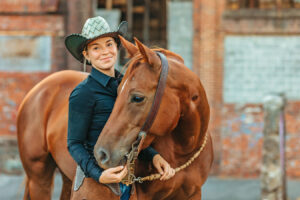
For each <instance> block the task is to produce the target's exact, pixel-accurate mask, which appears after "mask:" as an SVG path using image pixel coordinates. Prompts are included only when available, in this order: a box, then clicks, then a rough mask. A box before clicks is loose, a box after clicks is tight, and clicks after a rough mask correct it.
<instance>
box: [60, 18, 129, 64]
mask: <svg viewBox="0 0 300 200" xmlns="http://www.w3.org/2000/svg"><path fill="white" fill-rule="evenodd" d="M127 29H128V23H127V22H126V21H123V22H121V23H120V25H119V27H118V29H117V30H116V31H111V30H110V27H109V25H108V23H107V22H106V20H105V19H104V18H103V17H100V16H97V17H93V18H89V19H87V20H86V22H85V24H84V26H83V28H82V31H81V34H78V33H74V34H71V35H69V36H67V37H66V39H65V45H66V48H67V49H68V51H69V52H70V53H71V54H72V55H73V56H74V57H75V58H76V59H77V60H79V61H80V62H81V63H83V62H84V56H83V55H82V51H83V50H84V48H85V47H86V45H87V44H88V43H90V42H92V41H93V40H96V39H98V38H100V37H113V38H114V39H115V41H116V43H117V45H118V47H119V46H120V44H121V42H120V39H119V38H118V35H122V36H125V35H126V33H127ZM88 64H89V63H88Z"/></svg>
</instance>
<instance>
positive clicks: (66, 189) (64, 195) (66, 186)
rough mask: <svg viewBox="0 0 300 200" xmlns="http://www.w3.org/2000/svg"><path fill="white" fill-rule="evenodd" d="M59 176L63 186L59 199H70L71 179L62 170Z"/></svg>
mask: <svg viewBox="0 0 300 200" xmlns="http://www.w3.org/2000/svg"><path fill="white" fill-rule="evenodd" d="M61 177H62V180H63V186H62V189H61V194H60V200H70V197H71V189H72V181H71V180H70V179H69V178H68V177H67V176H66V175H65V174H64V173H62V172H61Z"/></svg>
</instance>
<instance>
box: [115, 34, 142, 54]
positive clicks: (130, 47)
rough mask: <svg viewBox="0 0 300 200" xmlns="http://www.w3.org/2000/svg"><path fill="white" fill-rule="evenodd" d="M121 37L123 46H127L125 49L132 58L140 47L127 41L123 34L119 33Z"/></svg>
mask: <svg viewBox="0 0 300 200" xmlns="http://www.w3.org/2000/svg"><path fill="white" fill-rule="evenodd" d="M119 38H120V41H121V43H122V45H123V47H125V49H126V50H127V52H128V54H129V58H132V57H133V56H134V55H135V54H136V53H137V52H138V51H139V50H138V48H137V47H136V46H135V45H134V44H132V43H131V42H129V41H127V40H126V39H125V38H123V37H122V36H120V35H119Z"/></svg>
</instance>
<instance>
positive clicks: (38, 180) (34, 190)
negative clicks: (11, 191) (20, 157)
mask: <svg viewBox="0 0 300 200" xmlns="http://www.w3.org/2000/svg"><path fill="white" fill-rule="evenodd" d="M26 166H27V167H26V168H25V171H26V174H27V180H26V186H25V187H26V188H25V193H24V200H40V199H43V200H50V199H51V192H52V183H53V174H54V170H55V168H56V164H55V162H54V161H53V159H52V158H51V156H50V155H49V156H47V158H46V160H45V161H42V160H35V161H32V160H31V161H29V162H28V163H27V164H26Z"/></svg>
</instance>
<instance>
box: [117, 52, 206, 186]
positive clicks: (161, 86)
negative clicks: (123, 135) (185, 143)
mask: <svg viewBox="0 0 300 200" xmlns="http://www.w3.org/2000/svg"><path fill="white" fill-rule="evenodd" d="M156 54H157V55H158V56H159V58H160V60H161V66H162V67H161V68H162V69H161V72H160V77H159V81H158V84H157V88H156V92H155V96H154V100H153V102H152V106H151V109H150V112H149V113H148V116H147V119H146V121H145V123H144V125H143V127H142V128H141V130H140V132H139V134H138V138H137V140H136V141H134V142H133V144H132V147H131V151H130V152H129V153H128V154H127V155H126V158H127V163H126V165H127V169H128V173H127V175H126V176H125V177H124V179H123V180H122V183H124V184H126V185H127V186H128V185H131V184H133V183H135V182H139V183H142V182H144V181H152V180H156V179H159V178H160V177H161V175H160V174H159V173H156V174H151V175H149V176H146V177H135V175H134V169H135V161H136V159H137V157H138V154H139V152H140V150H141V147H142V144H143V142H144V140H145V138H146V136H147V133H148V131H149V129H150V128H151V126H152V124H153V122H154V120H155V117H156V115H157V112H158V109H159V106H160V103H161V99H162V97H163V94H164V90H165V87H166V83H167V77H168V70H169V65H168V61H167V58H166V56H165V55H164V54H162V53H160V52H156ZM206 142H207V134H205V138H204V141H203V144H202V145H201V147H200V149H199V150H198V151H197V152H196V153H195V154H194V155H193V156H192V157H191V158H190V159H189V160H188V161H187V162H186V163H185V164H183V165H181V166H180V167H177V168H176V169H175V173H177V172H179V171H181V170H183V169H184V168H186V167H187V166H189V165H190V164H191V163H192V162H193V161H194V160H195V159H196V158H197V157H198V156H199V155H200V153H201V152H202V151H203V149H204V147H205V145H206Z"/></svg>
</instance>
